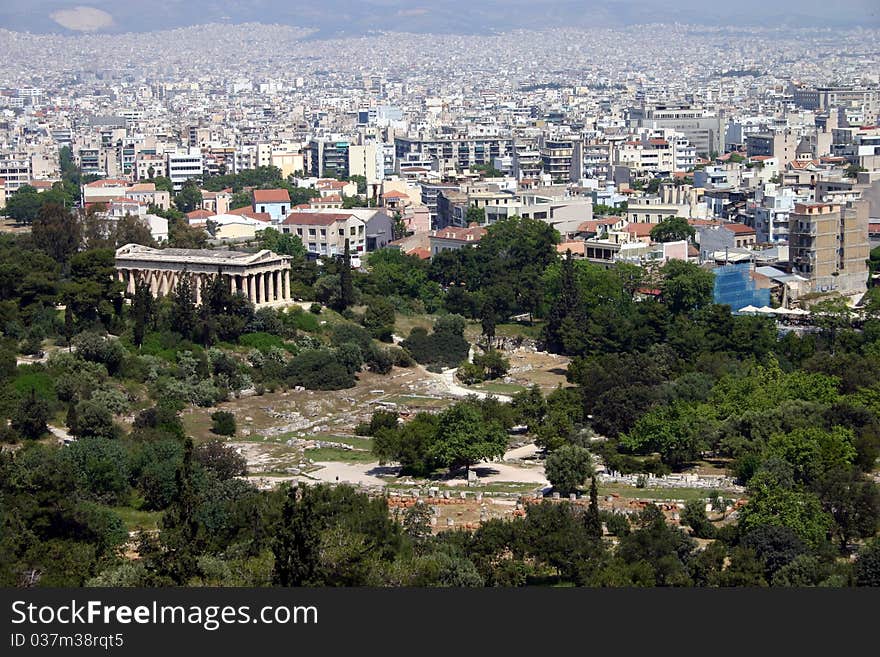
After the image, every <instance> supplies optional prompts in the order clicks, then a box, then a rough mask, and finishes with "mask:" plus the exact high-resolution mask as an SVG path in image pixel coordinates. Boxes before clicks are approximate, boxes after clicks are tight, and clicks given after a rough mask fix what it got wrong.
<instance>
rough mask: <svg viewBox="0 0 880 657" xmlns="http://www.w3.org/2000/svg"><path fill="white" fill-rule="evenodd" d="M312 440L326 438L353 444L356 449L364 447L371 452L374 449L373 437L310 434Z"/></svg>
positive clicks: (329, 440) (334, 441) (326, 439)
mask: <svg viewBox="0 0 880 657" xmlns="http://www.w3.org/2000/svg"><path fill="white" fill-rule="evenodd" d="M310 438H311V439H312V440H325V441H327V442H332V443H343V444H345V445H351V446H352V447H354V448H355V449H362V450H365V451H367V452H369V451H370V450H371V449H373V439H372V438H364V437H362V436H310Z"/></svg>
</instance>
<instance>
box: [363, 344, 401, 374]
mask: <svg viewBox="0 0 880 657" xmlns="http://www.w3.org/2000/svg"><path fill="white" fill-rule="evenodd" d="M365 362H366V364H367V367H368V368H369V370H370V371H371V372H375V373H376V374H388V373H389V372H390V371H391V368H392V367H393V366H394V360H393V359H392V358H391V355H390V354H389V353H388V350H386V349H382V348H381V347H377V346H375V345H371V347H370V350H369V352H368V353H367V356H366V358H365Z"/></svg>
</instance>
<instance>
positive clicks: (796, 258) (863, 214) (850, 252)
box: [789, 201, 869, 295]
mask: <svg viewBox="0 0 880 657" xmlns="http://www.w3.org/2000/svg"><path fill="white" fill-rule="evenodd" d="M789 247H790V256H791V263H792V266H793V272H794V273H796V274H800V275H802V276H804V277H807V278H808V279H809V281H810V282H809V286H810V292H838V293H840V294H844V295H846V294H856V293H859V292H864V291H865V288H866V283H867V279H868V269H867V264H866V262H867V259H868V252H869V244H868V204H867V202H864V201H859V202H857V203H853V204H852V205H851V206H850V207H847V206H844V205H835V204H832V203H796V204H795V206H794V211H793V212H791V213H790V215H789Z"/></svg>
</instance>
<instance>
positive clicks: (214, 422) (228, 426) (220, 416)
mask: <svg viewBox="0 0 880 657" xmlns="http://www.w3.org/2000/svg"><path fill="white" fill-rule="evenodd" d="M235 432H236V426H235V415H234V414H232V413H230V412H229V411H216V412H214V413H211V433H216V434H217V435H218V436H234V435H235Z"/></svg>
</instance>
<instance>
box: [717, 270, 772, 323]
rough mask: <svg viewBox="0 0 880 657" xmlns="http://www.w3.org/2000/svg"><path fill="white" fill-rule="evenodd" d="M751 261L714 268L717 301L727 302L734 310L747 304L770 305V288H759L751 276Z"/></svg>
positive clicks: (720, 302)
mask: <svg viewBox="0 0 880 657" xmlns="http://www.w3.org/2000/svg"><path fill="white" fill-rule="evenodd" d="M750 269H751V263H749V262H739V263H736V264H733V265H723V266H721V267H716V268H715V269H713V270H712V272H713V273H714V274H715V290H714V299H715V303H719V304H727V305H728V306H730V309H731V310H732V311H733V312H737V311H738V310H739V309H740V308H745V307H746V306H757V307H759V308H760V307H761V306H769V305H770V290H769V289H766V288H765V289H758V288H757V286H756V285H755V281H754V280H753V279H752V277H751V276H750Z"/></svg>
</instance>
